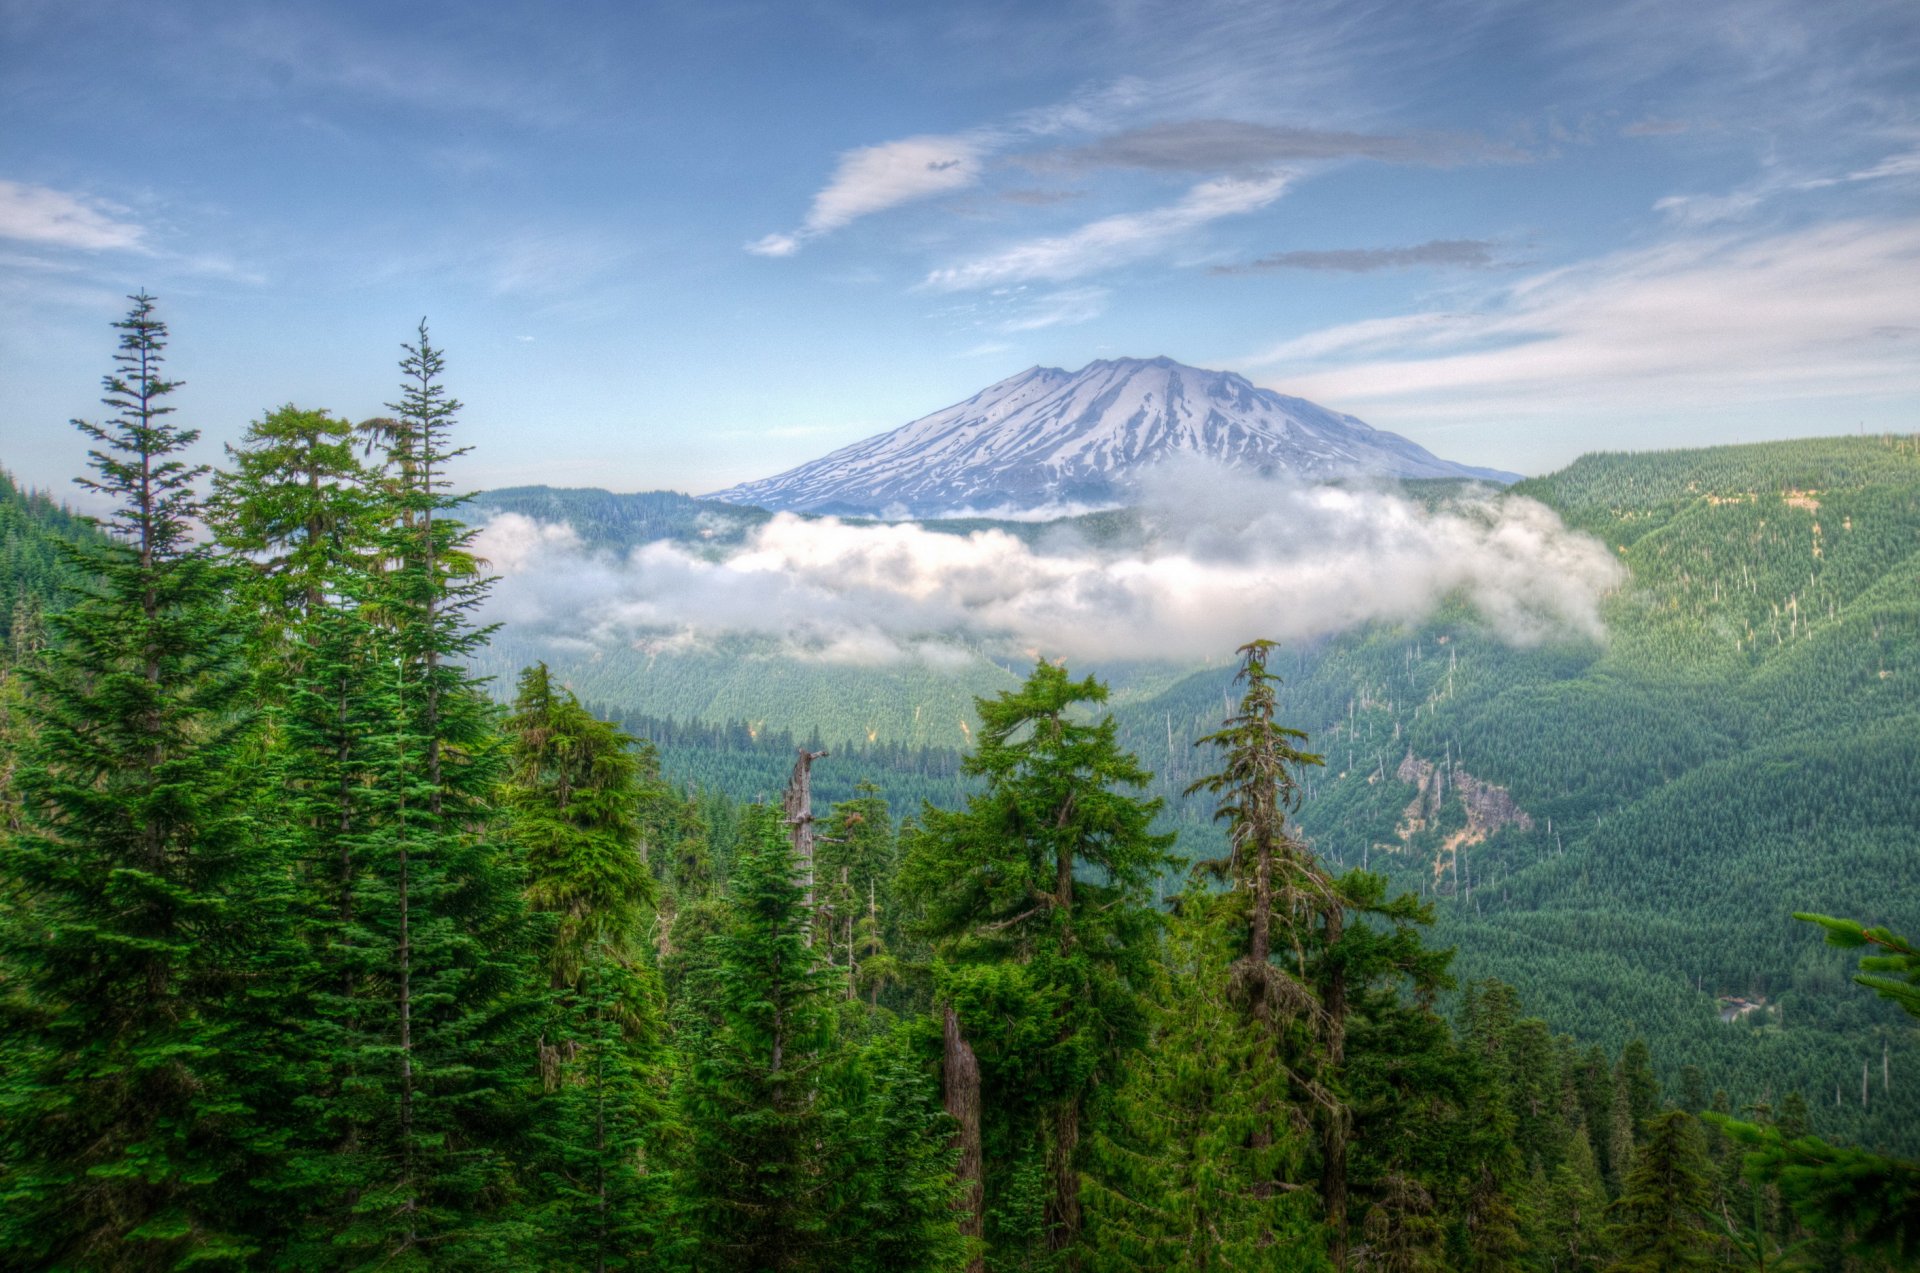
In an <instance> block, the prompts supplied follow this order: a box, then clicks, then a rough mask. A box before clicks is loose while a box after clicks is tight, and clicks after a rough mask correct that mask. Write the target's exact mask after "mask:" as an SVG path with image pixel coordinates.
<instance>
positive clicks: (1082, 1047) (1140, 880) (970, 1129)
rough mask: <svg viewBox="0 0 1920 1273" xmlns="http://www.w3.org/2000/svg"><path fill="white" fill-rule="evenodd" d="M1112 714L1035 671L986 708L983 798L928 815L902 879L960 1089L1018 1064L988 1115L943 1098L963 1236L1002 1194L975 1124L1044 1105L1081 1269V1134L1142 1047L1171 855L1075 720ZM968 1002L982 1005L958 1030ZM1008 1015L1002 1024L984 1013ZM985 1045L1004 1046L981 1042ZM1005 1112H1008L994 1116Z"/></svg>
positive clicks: (1113, 747)
mask: <svg viewBox="0 0 1920 1273" xmlns="http://www.w3.org/2000/svg"><path fill="white" fill-rule="evenodd" d="M1106 697H1107V690H1106V687H1105V686H1104V685H1102V684H1100V683H1099V682H1098V681H1096V680H1094V679H1092V678H1088V679H1086V680H1084V681H1074V680H1072V679H1071V678H1070V677H1069V676H1068V674H1067V672H1066V670H1065V669H1064V668H1062V667H1057V666H1055V665H1053V664H1050V663H1047V662H1045V661H1041V662H1040V663H1038V664H1037V665H1036V666H1035V667H1034V670H1033V673H1032V675H1030V676H1029V677H1028V678H1027V681H1026V683H1025V684H1024V685H1022V686H1021V687H1020V689H1018V690H1016V691H1008V692H1003V693H1001V694H1000V695H998V696H997V697H995V698H993V699H984V698H983V699H976V700H975V704H976V707H977V709H978V711H979V713H980V720H981V724H982V728H981V731H980V740H979V744H978V748H977V750H976V751H975V752H974V754H973V755H971V756H969V757H968V758H967V760H966V762H965V765H964V768H965V771H966V772H967V773H969V774H973V775H976V776H978V777H980V778H982V779H984V780H985V783H986V790H985V791H984V792H983V793H981V794H979V795H977V796H974V797H973V798H971V799H970V800H969V801H968V803H967V807H966V808H965V809H964V810H960V811H946V810H941V809H936V808H932V807H929V808H927V809H926V810H925V811H924V812H923V814H922V826H921V827H920V829H919V832H918V834H917V835H916V836H915V837H914V841H913V845H912V847H911V848H910V850H909V853H908V860H907V863H906V867H905V871H904V881H905V887H906V888H907V890H908V892H909V893H910V894H911V895H912V896H913V897H914V898H915V899H916V900H917V901H918V902H919V904H920V906H921V908H922V912H923V914H924V915H925V917H926V918H925V932H926V934H927V935H928V936H929V937H930V938H932V939H933V940H935V941H936V942H937V943H938V944H939V946H940V948H941V950H942V953H943V959H944V963H945V965H946V967H945V969H944V970H940V971H937V973H936V979H937V980H938V981H939V982H940V983H941V985H942V986H943V997H944V998H945V999H946V1005H945V1008H944V1009H943V1011H945V1012H946V1015H947V1021H946V1026H947V1029H946V1031H945V1033H946V1035H947V1062H946V1067H947V1070H948V1073H949V1077H950V1078H951V1076H952V1075H954V1074H956V1073H968V1072H970V1071H971V1067H973V1066H977V1065H978V1064H979V1063H980V1061H981V1060H982V1059H984V1058H985V1057H986V1056H987V1055H988V1053H990V1052H991V1053H998V1054H1000V1055H1001V1056H1002V1057H1003V1058H1004V1060H1005V1062H1006V1063H1007V1065H1006V1070H1005V1071H1004V1072H1003V1076H1002V1077H999V1078H997V1079H995V1080H994V1083H995V1085H996V1086H997V1087H998V1090H997V1091H994V1092H991V1093H986V1094H985V1095H986V1098H990V1099H985V1098H983V1096H982V1092H981V1091H974V1092H972V1093H968V1092H956V1091H955V1090H954V1089H953V1088H952V1086H951V1084H950V1085H949V1090H948V1108H949V1111H950V1112H954V1113H955V1114H956V1117H957V1118H959V1119H960V1121H961V1124H962V1129H961V1144H962V1147H963V1150H962V1162H963V1167H962V1185H963V1188H964V1189H965V1190H966V1191H967V1196H968V1198H969V1202H968V1206H967V1214H966V1215H964V1216H963V1224H964V1226H965V1228H966V1229H967V1230H968V1231H971V1232H979V1231H981V1228H982V1227H983V1221H984V1215H985V1212H986V1211H987V1210H989V1209H991V1207H992V1205H993V1203H992V1199H991V1197H990V1195H991V1193H992V1192H993V1191H992V1189H991V1188H990V1187H989V1186H991V1182H988V1181H984V1180H980V1179H971V1178H969V1177H968V1173H969V1171H970V1170H971V1159H972V1155H971V1153H970V1151H969V1150H968V1149H967V1148H966V1146H967V1145H968V1144H969V1143H970V1142H971V1140H972V1139H973V1138H974V1137H976V1136H977V1134H978V1131H979V1129H978V1126H977V1120H978V1118H979V1117H980V1116H981V1114H982V1112H983V1111H985V1112H988V1113H995V1114H1001V1115H1004V1114H1005V1113H1007V1112H1008V1111H1018V1110H1019V1109H1021V1108H1022V1107H1023V1106H1025V1105H1026V1104H1027V1103H1028V1102H1036V1103H1037V1104H1038V1106H1039V1112H1040V1126H1039V1128H1038V1131H1039V1139H1040V1144H1041V1147H1042V1148H1043V1151H1044V1159H1045V1174H1046V1192H1045V1201H1044V1206H1043V1217H1042V1219H1043V1222H1044V1223H1043V1228H1044V1233H1045V1239H1046V1244H1047V1247H1048V1249H1049V1250H1051V1251H1053V1252H1056V1253H1062V1254H1061V1258H1062V1259H1063V1260H1064V1261H1065V1262H1066V1264H1067V1265H1068V1266H1069V1267H1071V1266H1072V1265H1073V1264H1074V1263H1075V1262H1076V1260H1077V1259H1078V1251H1077V1245H1078V1239H1079V1233H1080V1177H1081V1170H1082V1162H1081V1149H1080V1138H1081V1130H1082V1125H1083V1122H1084V1118H1085V1115H1086V1112H1087V1108H1088V1101H1089V1098H1090V1096H1091V1095H1092V1093H1093V1091H1094V1090H1095V1088H1096V1087H1097V1086H1099V1085H1100V1084H1101V1083H1103V1082H1105V1081H1110V1080H1111V1079H1112V1078H1114V1077H1115V1075H1116V1073H1117V1065H1118V1063H1119V1061H1120V1060H1121V1058H1123V1057H1124V1056H1125V1055H1126V1053H1128V1052H1129V1051H1131V1050H1132V1049H1134V1048H1137V1047H1139V1046H1140V1045H1141V1044H1142V1043H1143V1042H1144V1041H1145V1037H1146V1013H1145V1009H1144V992H1145V990H1146V988H1147V984H1148V981H1149V979H1150V976H1151V959H1152V955H1153V943H1154V937H1155V933H1156V930H1157V927H1158V916H1157V914H1156V913H1155V911H1154V909H1153V907H1152V904H1151V889H1152V886H1153V882H1154V880H1155V879H1156V878H1158V876H1159V875H1160V873H1161V872H1162V871H1163V870H1164V869H1166V867H1167V866H1168V865H1169V864H1170V862H1171V858H1170V857H1169V855H1168V853H1167V850H1168V848H1169V846H1170V845H1171V844H1172V840H1173V837H1172V836H1171V835H1160V834H1156V833H1155V832H1154V831H1153V830H1152V823H1153V819H1154V816H1155V815H1156V814H1157V813H1158V812H1159V809H1160V801H1158V800H1156V799H1145V798H1142V797H1139V796H1136V795H1133V794H1130V790H1129V789H1138V788H1140V787H1143V786H1145V785H1146V783H1147V782H1148V780H1149V778H1150V776H1151V775H1149V774H1148V773H1147V771H1146V770H1144V769H1142V768H1141V767H1140V764H1139V762H1138V760H1136V759H1135V758H1134V757H1133V756H1132V755H1130V754H1128V753H1127V752H1125V751H1123V750H1121V748H1120V746H1119V744H1118V742H1117V741H1116V737H1115V725H1114V722H1113V718H1112V717H1111V716H1107V717H1104V718H1102V719H1101V720H1099V721H1097V722H1095V723H1093V724H1084V723H1081V721H1080V720H1078V719H1077V713H1078V711H1079V710H1080V709H1081V707H1082V705H1098V704H1100V703H1102V702H1104V701H1106ZM1010 990H1014V991H1017V993H1016V994H1015V995H1014V996H1013V997H1014V998H1017V999H1022V1000H1024V1001H1025V1006H1024V1007H1023V1008H1022V1009H1021V1010H1020V1011H1019V1012H1018V1014H1017V1017H1009V1016H1008V1015H1007V1014H1006V1011H1005V1001H1006V999H1007V997H1008V992H1009V991H1010ZM960 1000H972V1001H973V1003H974V1005H976V1006H974V1007H973V1008H971V1010H970V1011H969V1012H967V1013H963V1012H961V1011H960V1010H959V1007H958V1006H957V1005H958V1001H960ZM996 1000H998V1001H1000V1002H1001V1003H1002V1007H1001V1008H1000V1009H989V1008H988V1006H987V1005H988V1004H989V1003H992V1002H994V1001H996ZM1036 1010H1037V1013H1036ZM990 1011H991V1012H993V1013H994V1015H988V1012H990ZM996 1020H997V1021H999V1022H1000V1023H1001V1024H999V1025H998V1026H996V1025H995V1024H994V1023H995V1021H996ZM1016 1022H1017V1024H1016ZM990 1030H997V1031H998V1032H1000V1033H1001V1034H1002V1036H1003V1037H1002V1038H1000V1039H987V1038H985V1037H984V1036H985V1035H986V1034H987V1033H988V1032H989V1031H990ZM983 1044H984V1045H986V1046H984V1047H983V1046H982V1045H983ZM989 1077H990V1076H986V1075H984V1074H983V1075H982V1078H983V1079H986V1078H989ZM1010 1089H1011V1090H1010ZM996 1102H1004V1105H1003V1107H1002V1108H1001V1109H999V1110H994V1109H992V1107H993V1106H994V1105H995V1104H996ZM970 1122H975V1123H976V1125H975V1126H969V1123H970ZM1028 1126H1029V1129H1030V1128H1031V1124H1029V1125H1028ZM1008 1130H1012V1129H1008ZM1016 1139H1017V1137H1016ZM1014 1153H1015V1156H1017V1155H1018V1153H1019V1151H1018V1150H1017V1149H1016V1150H1015V1151H1014Z"/></svg>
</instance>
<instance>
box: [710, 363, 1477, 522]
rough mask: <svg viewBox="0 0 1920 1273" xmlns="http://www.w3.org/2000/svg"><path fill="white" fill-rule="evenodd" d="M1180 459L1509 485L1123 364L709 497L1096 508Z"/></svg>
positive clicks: (1282, 408)
mask: <svg viewBox="0 0 1920 1273" xmlns="http://www.w3.org/2000/svg"><path fill="white" fill-rule="evenodd" d="M1181 456H1196V457H1202V458H1205V459H1209V460H1213V461H1216V462H1218V463H1223V464H1226V465H1228V466H1231V467H1234V468H1242V469H1250V470H1254V471H1257V472H1288V473H1293V474H1296V475H1298V476H1300V477H1303V478H1308V479H1315V480H1323V479H1327V478H1337V477H1353V476H1372V477H1452V478H1474V479H1481V480H1485V481H1492V482H1502V483H1504V482H1511V481H1513V480H1515V475H1514V474H1512V473H1504V472H1500V471H1499V470H1496V469H1483V468H1472V467H1469V466H1467V465H1463V464H1455V463H1452V462H1451V461H1447V460H1442V459H1440V458H1438V457H1436V456H1434V455H1433V454H1432V453H1430V452H1429V451H1427V450H1426V449H1425V448H1423V447H1421V446H1419V445H1417V444H1416V443H1413V442H1410V441H1408V440H1407V439H1406V438H1403V437H1401V436H1399V435H1398V434H1394V433H1387V432H1384V431H1382V430H1379V429H1374V428H1372V427H1370V426H1369V425H1367V424H1365V423H1364V422H1362V421H1360V420H1357V419H1355V418H1354V417H1352V416H1350V415H1342V414H1340V413H1338V412H1334V411H1329V410H1327V409H1326V408H1325V407H1321V406H1317V405H1315V404H1314V403H1311V402H1308V401H1306V400H1305V399H1304V398H1289V397H1286V396H1284V395H1282V394H1278V393H1275V392H1274V391H1273V390H1271V389H1260V388H1256V387H1255V386H1254V385H1253V384H1252V383H1250V382H1249V381H1248V380H1247V379H1246V378H1245V377H1243V376H1238V375H1235V374H1234V373H1232V372H1227V371H1205V370H1201V369H1199V368H1195V367H1187V366H1183V365H1182V364H1180V363H1177V362H1174V361H1172V360H1171V359H1168V358H1151V359H1141V358H1119V359H1113V360H1111V361H1108V360H1102V361H1099V362H1094V363H1089V364H1088V365H1087V366H1085V367H1083V368H1081V369H1080V370H1079V371H1077V372H1068V371H1063V370H1061V369H1060V368H1058V367H1033V368H1030V369H1029V370H1027V371H1023V372H1021V373H1020V374H1019V375H1017V376H1013V377H1011V378H1009V379H1007V380H1002V381H1001V382H999V383H998V384H995V385H989V386H988V387H987V388H985V389H982V390H981V391H980V392H979V393H977V394H975V395H974V396H973V397H971V398H968V399H967V400H966V401H965V402H961V403H956V404H955V405H953V406H951V407H947V408H946V409H945V410H942V411H936V412H934V413H933V414H932V415H929V416H924V417H922V418H921V419H918V420H915V421H913V422H912V423H911V424H906V425H902V426H901V427H900V428H898V429H894V430H892V431H891V432H888V433H883V434H880V435H878V436H877V437H872V438H868V439H866V440H865V441H863V442H856V443H854V444H853V445H851V446H846V447H842V448H841V449H839V450H838V451H835V452H833V453H832V454H830V455H826V456H823V457H821V458H820V459H817V460H814V461H812V462H811V463H808V464H803V465H801V466H800V467H799V468H796V469H791V470H789V471H787V472H785V473H781V474H778V475H777V476H774V477H769V478H766V479H763V480H761V481H757V482H746V483H742V484H741V485H739V486H733V487H729V488H728V489H726V490H724V491H717V492H715V493H714V494H712V495H709V496H707V497H706V498H708V499H716V500H724V501H726V502H728V503H732V504H751V505H755V506H758V507H761V508H770V509H789V510H797V511H807V512H820V513H840V514H852V515H856V516H858V515H896V514H905V515H908V516H915V517H930V516H938V515H940V514H942V513H951V512H956V511H963V510H983V509H994V510H1009V511H1013V510H1028V509H1034V508H1043V507H1047V506H1051V505H1060V504H1087V505H1101V504H1111V503H1115V502H1118V501H1119V500H1120V499H1121V498H1123V497H1124V495H1125V494H1126V492H1127V490H1128V488H1129V485H1130V484H1131V482H1132V481H1133V480H1135V479H1136V478H1137V477H1138V475H1139V474H1140V473H1141V472H1142V471H1143V470H1145V469H1147V468H1149V467H1151V466H1153V465H1155V464H1158V463H1161V462H1163V461H1166V460H1169V459H1173V458H1175V457H1181Z"/></svg>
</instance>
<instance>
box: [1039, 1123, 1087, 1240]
mask: <svg viewBox="0 0 1920 1273" xmlns="http://www.w3.org/2000/svg"><path fill="white" fill-rule="evenodd" d="M1079 1148H1080V1102H1079V1100H1078V1099H1068V1100H1065V1101H1062V1102H1060V1104H1059V1105H1057V1106H1055V1107H1054V1110H1053V1135H1052V1137H1051V1138H1050V1141H1049V1144H1048V1146H1047V1174H1048V1175H1049V1176H1051V1177H1052V1178H1053V1196H1052V1197H1051V1198H1049V1199H1048V1200H1047V1207H1046V1220H1047V1249H1048V1250H1049V1251H1064V1252H1066V1256H1065V1261H1064V1264H1063V1267H1065V1268H1067V1269H1069V1270H1071V1269H1077V1268H1079V1267H1080V1262H1079V1259H1078V1258H1077V1256H1076V1254H1075V1251H1074V1247H1075V1245H1076V1244H1077V1243H1078V1242H1079V1239H1080V1172H1079V1170H1078V1169H1077V1168H1076V1167H1075V1166H1074V1158H1075V1156H1076V1155H1077V1153H1078V1151H1079Z"/></svg>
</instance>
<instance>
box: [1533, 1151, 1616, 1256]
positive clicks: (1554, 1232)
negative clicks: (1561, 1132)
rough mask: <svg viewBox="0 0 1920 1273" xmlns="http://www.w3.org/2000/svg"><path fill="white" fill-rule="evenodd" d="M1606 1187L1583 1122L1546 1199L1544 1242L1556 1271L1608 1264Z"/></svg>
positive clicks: (1548, 1184) (1555, 1175)
mask: <svg viewBox="0 0 1920 1273" xmlns="http://www.w3.org/2000/svg"><path fill="white" fill-rule="evenodd" d="M1606 1209H1607V1191H1606V1186H1605V1184H1603V1183H1602V1181H1601V1179H1600V1168H1599V1167H1598V1165H1596V1164H1595V1162H1594V1159H1593V1147H1592V1146H1591V1145H1589V1144H1588V1143H1587V1134H1586V1130H1585V1129H1584V1128H1580V1129H1576V1130H1575V1131H1574V1133H1573V1135H1572V1136H1571V1137H1570V1138H1568V1141H1567V1153H1566V1157H1565V1158H1563V1159H1562V1160H1561V1162H1560V1165H1559V1166H1558V1167H1555V1168H1554V1169H1553V1175H1552V1177H1551V1178H1550V1179H1549V1181H1548V1182H1547V1188H1546V1193H1545V1195H1544V1197H1543V1199H1542V1201H1541V1206H1540V1211H1541V1225H1540V1229H1541V1239H1542V1242H1541V1245H1542V1247H1543V1248H1544V1254H1545V1256H1546V1258H1547V1260H1548V1262H1549V1267H1550V1268H1552V1269H1554V1270H1555V1271H1556V1273H1597V1271H1598V1270H1599V1269H1601V1268H1604V1267H1605V1264H1606V1259H1607V1246H1606V1225H1607V1221H1606Z"/></svg>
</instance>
